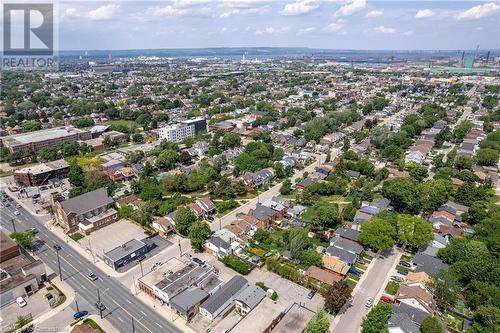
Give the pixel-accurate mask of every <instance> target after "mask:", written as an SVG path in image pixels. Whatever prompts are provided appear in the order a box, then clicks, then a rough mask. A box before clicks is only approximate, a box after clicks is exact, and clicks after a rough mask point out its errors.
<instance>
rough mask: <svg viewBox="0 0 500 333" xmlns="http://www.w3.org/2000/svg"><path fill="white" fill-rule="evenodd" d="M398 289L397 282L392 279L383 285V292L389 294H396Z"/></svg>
mask: <svg viewBox="0 0 500 333" xmlns="http://www.w3.org/2000/svg"><path fill="white" fill-rule="evenodd" d="M398 289H399V283H397V282H394V281H389V283H388V284H387V286H386V287H385V292H386V293H388V294H389V295H393V296H394V295H396V293H397V292H398Z"/></svg>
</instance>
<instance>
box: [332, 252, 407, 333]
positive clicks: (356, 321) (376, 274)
mask: <svg viewBox="0 0 500 333" xmlns="http://www.w3.org/2000/svg"><path fill="white" fill-rule="evenodd" d="M400 257H401V253H400V252H399V251H398V250H396V249H392V250H390V253H389V254H388V255H387V256H386V257H379V258H375V259H374V260H375V262H373V263H371V265H372V269H370V271H369V272H367V273H366V274H368V275H367V276H366V278H365V279H364V280H363V281H362V282H361V285H360V286H359V287H358V288H359V289H357V290H356V293H355V294H354V296H353V301H352V306H351V307H350V308H349V309H348V310H347V311H346V312H345V313H344V314H341V315H339V316H340V318H339V319H338V321H334V323H333V325H332V326H333V331H332V332H333V333H357V332H359V331H360V330H361V322H362V321H363V317H364V316H365V315H366V314H367V313H368V311H369V309H368V308H366V306H365V303H366V299H367V298H368V297H372V298H373V299H375V300H376V298H377V296H378V295H379V294H380V291H381V290H382V288H384V287H385V284H386V283H387V280H388V277H389V276H390V274H391V270H392V269H393V267H395V265H396V263H397V262H398V261H399V258H400ZM335 323H336V324H335Z"/></svg>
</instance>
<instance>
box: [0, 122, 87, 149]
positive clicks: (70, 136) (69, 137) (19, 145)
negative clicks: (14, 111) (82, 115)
mask: <svg viewBox="0 0 500 333" xmlns="http://www.w3.org/2000/svg"><path fill="white" fill-rule="evenodd" d="M89 139H92V133H91V132H90V131H87V130H83V129H79V128H74V127H70V126H69V127H55V128H47V129H44V130H40V131H35V132H29V133H22V134H15V135H9V136H6V137H3V138H1V141H0V142H1V145H2V146H4V147H6V148H7V149H9V151H10V152H11V153H18V152H20V153H29V152H32V153H36V152H38V151H40V150H42V149H43V148H53V147H59V146H61V145H62V144H63V143H65V142H76V141H84V140H89Z"/></svg>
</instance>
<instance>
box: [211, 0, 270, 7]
mask: <svg viewBox="0 0 500 333" xmlns="http://www.w3.org/2000/svg"><path fill="white" fill-rule="evenodd" d="M266 2H268V1H267V0H222V1H221V3H220V6H221V7H230V8H248V7H253V6H257V5H262V4H265V3H266Z"/></svg>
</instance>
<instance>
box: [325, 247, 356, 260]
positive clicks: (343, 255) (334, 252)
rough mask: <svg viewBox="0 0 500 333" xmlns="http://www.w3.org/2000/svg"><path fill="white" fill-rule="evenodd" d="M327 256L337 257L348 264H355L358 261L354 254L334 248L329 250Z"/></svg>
mask: <svg viewBox="0 0 500 333" xmlns="http://www.w3.org/2000/svg"><path fill="white" fill-rule="evenodd" d="M326 254H327V255H329V256H334V257H337V258H339V259H340V260H342V261H344V262H347V263H349V264H353V263H354V262H355V261H356V257H357V256H356V255H355V254H354V253H351V252H347V251H346V250H342V249H339V248H336V247H334V246H330V247H329V248H327V249H326Z"/></svg>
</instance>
